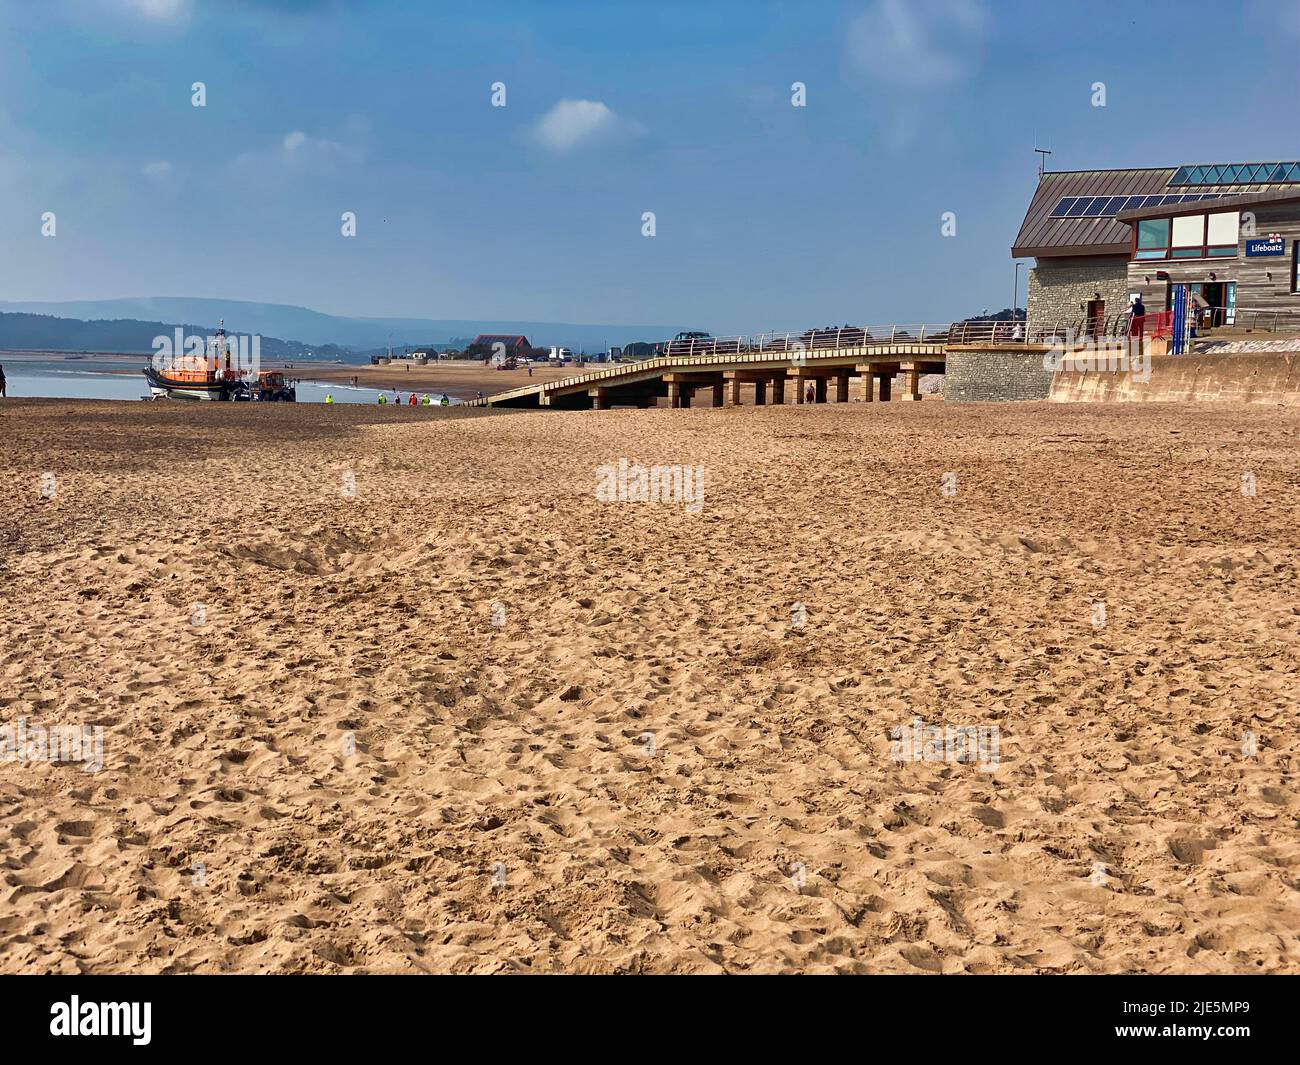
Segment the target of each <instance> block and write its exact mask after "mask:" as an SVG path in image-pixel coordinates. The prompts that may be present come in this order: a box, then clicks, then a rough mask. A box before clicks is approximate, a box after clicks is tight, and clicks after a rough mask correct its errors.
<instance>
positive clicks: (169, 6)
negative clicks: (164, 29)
mask: <svg viewBox="0 0 1300 1065" xmlns="http://www.w3.org/2000/svg"><path fill="white" fill-rule="evenodd" d="M119 2H120V3H121V5H122V6H123V7H125V8H126V9H127V10H128V11H130V12H132V13H134V14H137V15H143V16H144V17H145V18H153V19H158V20H159V21H162V22H170V21H171V20H172V19H178V18H183V17H185V16H186V15H188V14H189V9H190V4H189V0H119Z"/></svg>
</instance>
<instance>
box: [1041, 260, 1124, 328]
mask: <svg viewBox="0 0 1300 1065" xmlns="http://www.w3.org/2000/svg"><path fill="white" fill-rule="evenodd" d="M1128 292H1129V289H1128V257H1127V256H1124V255H1090V256H1081V257H1075V258H1063V259H1039V260H1038V263H1037V265H1036V266H1035V267H1034V268H1033V269H1032V270H1030V271H1029V294H1028V297H1027V298H1028V304H1027V306H1028V310H1029V320H1030V322H1032V323H1034V324H1047V323H1051V322H1070V321H1074V322H1081V321H1082V320H1083V317H1084V310H1083V305H1085V304H1086V303H1087V302H1088V301H1089V300H1090V299H1093V298H1094V297H1095V295H1096V294H1097V293H1100V294H1101V298H1102V299H1103V300H1105V301H1106V308H1105V312H1106V317H1107V318H1110V317H1112V316H1114V315H1116V314H1121V313H1122V312H1123V311H1125V310H1127V308H1128Z"/></svg>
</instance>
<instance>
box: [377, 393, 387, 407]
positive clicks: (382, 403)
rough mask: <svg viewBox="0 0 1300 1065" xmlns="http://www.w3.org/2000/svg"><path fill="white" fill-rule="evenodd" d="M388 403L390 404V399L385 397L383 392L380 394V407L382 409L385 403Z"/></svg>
mask: <svg viewBox="0 0 1300 1065" xmlns="http://www.w3.org/2000/svg"><path fill="white" fill-rule="evenodd" d="M387 402H388V397H387V396H386V395H384V394H383V393H382V392H380V393H379V405H380V406H381V407H382V406H383V405H384V404H385V403H387Z"/></svg>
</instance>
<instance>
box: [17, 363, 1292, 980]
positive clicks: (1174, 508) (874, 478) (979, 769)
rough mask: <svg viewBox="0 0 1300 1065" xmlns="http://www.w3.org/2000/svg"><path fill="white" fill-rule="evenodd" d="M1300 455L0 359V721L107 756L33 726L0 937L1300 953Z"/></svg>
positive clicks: (105, 960) (1222, 415)
mask: <svg viewBox="0 0 1300 1065" xmlns="http://www.w3.org/2000/svg"><path fill="white" fill-rule="evenodd" d="M397 373H401V371H400V370H398V371H397ZM415 373H416V371H415V370H412V371H411V375H410V376H411V377H412V378H414V376H415ZM505 376H506V375H505V374H504V373H503V374H495V373H494V379H495V378H504V377H505ZM399 387H400V386H399ZM418 387H419V388H420V389H424V388H425V387H427V386H426V385H425V384H423V383H421V384H420V385H419V386H418ZM502 387H504V386H502ZM620 459H625V460H627V462H629V463H639V464H645V465H663V466H669V467H686V468H688V469H692V470H693V469H695V468H696V467H702V468H703V470H704V493H703V497H702V499H698V500H697V502H698V503H699V506H698V507H692V506H687V505H685V504H684V503H681V502H672V501H668V502H663V501H661V502H658V503H651V502H618V501H612V502H602V501H601V500H600V499H599V498H598V497H597V487H598V483H599V480H600V475H598V473H597V467H599V466H602V465H608V466H611V467H613V466H616V465H617V464H618V462H619V460H620ZM1298 459H1300V411H1297V410H1295V409H1287V410H1282V409H1260V408H1258V407H1255V408H1245V407H1236V406H1231V405H1215V406H1213V407H1212V408H1211V407H1208V406H1204V405H1202V406H1196V407H1193V406H1180V405H1157V404H1146V405H1132V406H1128V407H1122V408H1117V407H1105V406H1100V405H1098V406H1090V407H1084V406H1073V405H1065V404H1056V405H1048V404H1020V405H985V406H960V405H954V404H950V403H949V404H944V403H932V402H926V403H921V404H903V403H895V404H888V405H885V404H875V405H873V406H871V407H868V406H866V405H865V404H856V405H855V404H849V405H844V406H821V407H801V408H794V407H787V408H780V409H778V408H768V409H765V410H762V411H756V410H753V409H726V410H709V409H696V410H688V411H669V410H647V411H630V410H629V411H623V410H620V411H613V412H602V413H596V412H573V413H563V412H536V413H528V412H513V413H512V412H489V411H469V410H459V411H457V410H452V411H445V410H436V409H434V410H429V409H425V408H417V409H414V410H406V409H391V408H390V409H381V408H376V407H370V406H365V407H361V406H358V407H342V406H335V407H333V408H330V409H326V408H322V407H318V406H317V407H312V406H307V405H298V406H296V407H295V406H281V405H274V406H270V407H267V406H263V405H236V404H221V405H215V404H214V405H192V406H191V405H183V404H176V403H173V404H163V403H159V404H126V403H122V404H111V403H95V402H79V401H68V400H48V401H36V400H18V401H14V400H9V401H0V500H2V501H3V506H2V507H0V581H3V586H4V594H3V596H2V597H0V631H3V633H4V635H5V638H4V640H3V642H2V643H0V726H7V727H11V728H13V727H16V726H17V723H18V722H20V721H22V722H24V727H25V728H26V729H27V730H28V733H29V735H30V732H31V730H32V729H34V728H51V727H54V726H58V725H66V726H73V727H76V728H79V729H83V730H86V731H84V732H83V735H86V736H90V735H92V734H95V735H98V736H100V737H101V739H102V761H103V767H102V769H99V771H98V772H86V771H85V766H84V765H83V764H79V763H77V762H75V761H51V760H50V759H49V758H45V759H42V758H41V757H40V756H39V752H37V753H36V754H35V755H34V754H32V753H31V751H28V752H27V753H26V754H24V755H23V756H22V757H19V758H16V759H11V760H8V761H5V762H3V763H0V862H2V864H3V869H4V878H3V882H2V883H0V971H2V972H6V973H37V972H47V971H57V972H88V973H106V972H205V973H212V972H245V973H264V972H293V973H298V972H324V973H338V972H394V973H403V972H477V973H504V972H570V973H572V972H655V973H686V972H723V971H725V972H733V973H741V972H802V973H825V972H858V973H865V972H893V973H1103V972H1109V973H1113V972H1148V973H1182V972H1211V973H1265V972H1292V973H1294V972H1300V894H1297V876H1300V825H1298V818H1300V798H1297V795H1296V791H1295V783H1294V781H1295V773H1296V770H1297V768H1298V764H1297V763H1298V761H1300V733H1298V732H1297V727H1296V726H1297V723H1298V714H1297V709H1298V702H1300V700H1298V698H1297V692H1300V683H1298V682H1300V605H1298V604H1300V600H1297V593H1296V588H1297V584H1296V580H1297V567H1298V566H1300V531H1298V529H1297V522H1296V515H1297V504H1296V500H1297V498H1298V495H1297V493H1300V461H1297V460H1298ZM1247 473H1249V474H1251V475H1252V477H1253V482H1244V481H1243V475H1244V474H1247ZM948 474H951V475H953V476H951V477H946V476H945V475H948ZM1246 483H1253V484H1254V486H1255V494H1253V495H1251V494H1248V493H1245V492H1243V484H1246ZM1097 604H1101V608H1100V609H1099V608H1098V605H1097ZM917 721H919V722H921V723H922V724H923V725H924V726H941V727H942V726H950V727H957V728H975V729H980V730H984V731H983V732H982V733H981V735H992V736H994V737H996V748H995V750H994V751H993V755H994V756H990V757H983V756H982V757H981V758H980V759H979V760H976V761H972V760H969V759H967V760H964V761H954V760H946V759H944V758H943V757H942V756H941V757H939V758H933V757H930V752H927V753H926V754H925V756H924V757H922V759H921V760H918V761H913V760H910V759H909V760H900V756H899V749H898V739H897V737H898V735H899V734H898V733H895V732H892V731H891V730H895V729H898V728H903V727H910V725H911V724H912V723H914V722H917ZM94 730H102V731H99V732H97V733H96V732H95V731H94ZM993 730H996V732H994V731H993ZM983 753H984V754H987V753H988V752H983ZM0 754H3V748H0ZM92 768H93V766H92Z"/></svg>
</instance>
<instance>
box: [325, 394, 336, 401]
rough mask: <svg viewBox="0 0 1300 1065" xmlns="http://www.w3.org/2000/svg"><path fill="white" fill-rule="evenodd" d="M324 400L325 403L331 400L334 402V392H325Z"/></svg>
mask: <svg viewBox="0 0 1300 1065" xmlns="http://www.w3.org/2000/svg"><path fill="white" fill-rule="evenodd" d="M325 402H326V403H333V402H334V393H333V392H326V393H325Z"/></svg>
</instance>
